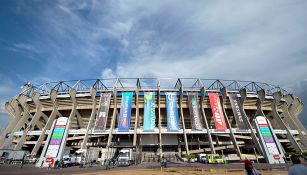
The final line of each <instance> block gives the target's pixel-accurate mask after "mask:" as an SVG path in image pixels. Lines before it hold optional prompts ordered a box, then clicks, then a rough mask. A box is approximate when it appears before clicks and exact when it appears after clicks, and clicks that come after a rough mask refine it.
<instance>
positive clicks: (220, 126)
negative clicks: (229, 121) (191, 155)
mask: <svg viewBox="0 0 307 175" xmlns="http://www.w3.org/2000/svg"><path fill="white" fill-rule="evenodd" d="M208 95H209V100H210V105H211V110H212V114H213V117H214V123H215V128H216V130H226V129H227V127H226V123H225V118H224V115H223V111H222V107H221V103H220V98H219V95H218V93H217V92H208Z"/></svg>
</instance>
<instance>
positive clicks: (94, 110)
mask: <svg viewBox="0 0 307 175" xmlns="http://www.w3.org/2000/svg"><path fill="white" fill-rule="evenodd" d="M96 92H97V90H96V89H95V88H92V89H91V97H92V101H93V104H92V113H91V117H90V120H89V121H88V124H87V128H86V132H85V135H84V139H83V141H82V143H81V149H86V144H87V140H88V132H89V131H90V129H91V128H92V124H93V121H94V120H95V116H96V114H97V111H96Z"/></svg>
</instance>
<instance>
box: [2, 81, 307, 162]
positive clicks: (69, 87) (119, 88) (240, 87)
mask: <svg viewBox="0 0 307 175" xmlns="http://www.w3.org/2000/svg"><path fill="white" fill-rule="evenodd" d="M5 110H6V111H7V113H8V114H9V116H10V117H11V120H10V122H9V124H8V125H7V127H6V128H5V129H4V131H3V132H2V134H1V138H0V149H13V150H20V149H23V150H27V151H29V153H31V154H32V155H40V154H41V153H42V152H44V151H45V150H43V147H44V145H45V144H50V138H48V136H49V135H50V133H51V132H52V131H51V128H54V127H56V126H54V121H55V120H56V119H57V118H60V117H65V118H67V119H68V121H69V123H70V124H69V127H68V128H67V138H66V137H65V138H62V139H65V142H63V143H65V147H69V148H71V149H72V151H74V150H77V149H89V148H95V149H101V150H105V151H109V150H114V149H120V148H133V150H135V151H137V152H139V153H142V156H143V158H142V160H143V161H144V160H147V159H146V155H158V156H162V155H166V154H176V155H189V154H195V153H212V154H213V153H215V154H222V155H224V156H225V157H227V159H229V160H240V159H241V160H242V159H244V158H250V159H263V160H264V161H266V162H274V161H277V162H283V160H284V157H285V153H289V152H296V153H301V152H302V151H304V150H307V136H306V130H305V128H304V126H303V125H302V124H301V122H300V121H299V119H298V117H299V114H300V113H301V111H302V110H303V103H302V101H301V100H300V99H299V98H298V97H296V96H295V95H293V94H290V93H288V92H287V91H286V90H284V89H282V88H280V87H277V86H274V85H271V84H267V83H260V82H250V81H235V80H214V79H194V78H179V79H167V78H165V79H163V78H161V79H156V78H114V79H95V80H76V81H61V82H52V83H45V84H42V85H38V86H36V85H32V84H30V83H27V84H25V85H24V86H23V88H22V91H21V93H20V94H18V95H16V96H15V97H14V98H12V99H10V100H9V101H8V102H6V104H5ZM51 139H52V138H51ZM44 153H45V152H44ZM110 156H112V155H110Z"/></svg>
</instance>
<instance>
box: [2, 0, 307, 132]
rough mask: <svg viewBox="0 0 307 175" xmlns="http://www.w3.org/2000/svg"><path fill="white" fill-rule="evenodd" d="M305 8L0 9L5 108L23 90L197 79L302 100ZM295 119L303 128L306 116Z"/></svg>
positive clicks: (65, 4) (299, 0)
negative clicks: (90, 81)
mask: <svg viewBox="0 0 307 175" xmlns="http://www.w3.org/2000/svg"><path fill="white" fill-rule="evenodd" d="M306 9H307V1H305V0H289V1H284V0H279V1H265V0H264V1H246V0H242V1H237V0H234V1H226V0H225V1H194V0H192V1H178V0H176V1H172V0H167V1H166V0H161V1H160V0H155V1H130V0H122V1H121V0H117V1H103V0H99V1H95V0H93V1H90V0H88V1H79V0H78V1H76V0H74V1H64V0H63V1H62V0H60V1H56V0H47V1H43V0H28V1H22V0H2V1H0V60H1V63H0V103H1V111H0V128H1V127H4V126H5V125H6V124H7V121H8V117H7V116H6V114H5V112H4V109H3V104H4V102H5V101H7V100H8V99H9V98H11V97H13V96H14V95H16V94H17V93H18V92H19V91H20V86H21V85H22V84H24V83H25V82H27V81H30V82H33V83H36V84H39V83H43V82H49V81H57V80H70V79H87V78H107V77H199V78H219V79H239V80H254V81H262V82H267V83H272V84H276V85H280V86H282V87H284V88H287V89H290V91H291V92H293V93H294V94H295V95H297V96H299V97H302V99H303V101H305V102H306V101H307V90H306V87H307V20H306V16H307V10H306ZM301 119H302V120H303V122H304V124H305V126H307V112H306V109H305V111H304V112H303V114H302V116H301Z"/></svg>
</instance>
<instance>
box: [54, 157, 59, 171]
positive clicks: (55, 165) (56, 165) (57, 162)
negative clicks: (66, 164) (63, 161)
mask: <svg viewBox="0 0 307 175" xmlns="http://www.w3.org/2000/svg"><path fill="white" fill-rule="evenodd" d="M59 164H60V162H59V160H58V159H57V160H56V161H55V163H54V169H58V168H59Z"/></svg>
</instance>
